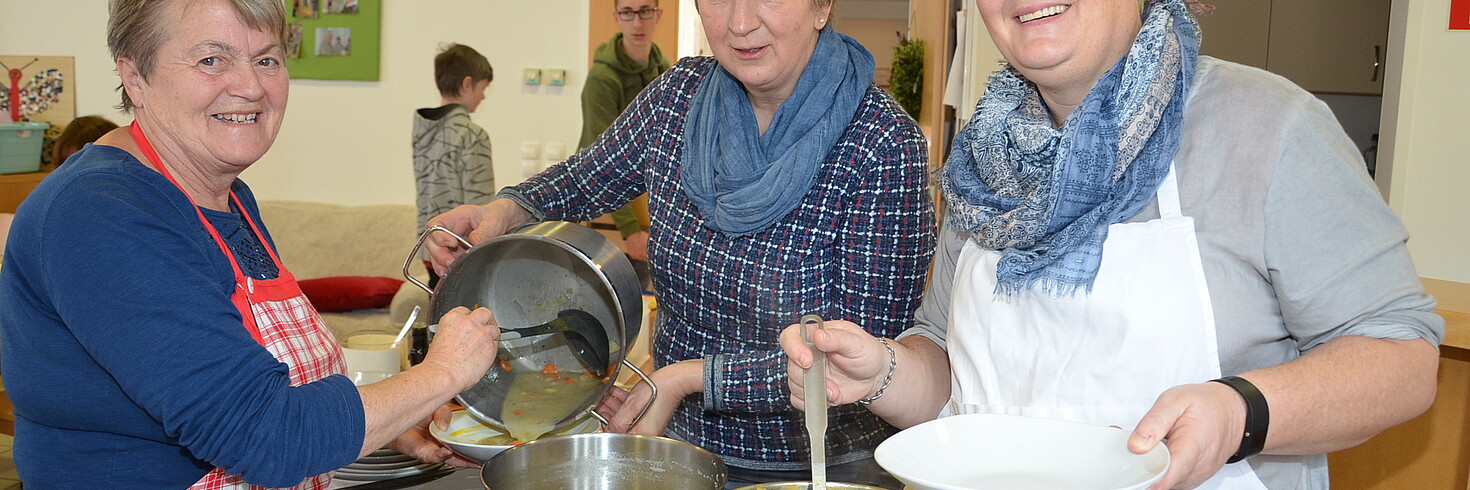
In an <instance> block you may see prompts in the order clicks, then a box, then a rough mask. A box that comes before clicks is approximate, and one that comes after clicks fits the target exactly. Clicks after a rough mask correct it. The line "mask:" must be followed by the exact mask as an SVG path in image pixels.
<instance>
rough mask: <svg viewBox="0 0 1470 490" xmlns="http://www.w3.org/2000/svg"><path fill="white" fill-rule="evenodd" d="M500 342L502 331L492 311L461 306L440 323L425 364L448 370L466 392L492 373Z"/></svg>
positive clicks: (445, 316)
mask: <svg viewBox="0 0 1470 490" xmlns="http://www.w3.org/2000/svg"><path fill="white" fill-rule="evenodd" d="M499 342H500V327H499V325H497V324H496V323H495V315H493V314H491V313H490V310H489V309H488V308H484V307H481V308H478V309H475V310H474V311H470V309H469V308H465V307H463V306H461V307H458V308H455V309H452V310H449V313H445V314H444V317H443V318H441V319H440V320H439V327H438V331H437V332H436V333H435V334H434V342H433V343H432V344H429V353H428V354H427V355H425V356H424V364H430V365H434V366H438V367H439V368H440V369H442V370H444V371H445V372H446V373H447V374H448V375H449V376H450V379H452V380H453V381H454V383H455V386H458V387H459V391H464V390H467V389H469V388H470V387H471V386H474V385H475V383H477V382H479V381H480V378H481V377H482V376H484V375H485V372H487V371H489V370H490V367H491V365H492V364H493V363H494V362H495V353H496V352H495V351H496V348H497V346H498V345H499V344H498V343H499Z"/></svg>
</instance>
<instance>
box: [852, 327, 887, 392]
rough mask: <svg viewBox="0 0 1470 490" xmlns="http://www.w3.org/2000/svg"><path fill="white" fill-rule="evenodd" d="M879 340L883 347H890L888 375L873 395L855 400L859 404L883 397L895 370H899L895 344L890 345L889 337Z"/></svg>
mask: <svg viewBox="0 0 1470 490" xmlns="http://www.w3.org/2000/svg"><path fill="white" fill-rule="evenodd" d="M878 342H880V343H882V344H883V347H884V348H886V349H888V375H887V376H884V377H883V385H882V386H879V387H878V391H875V392H873V394H872V395H868V397H867V398H864V399H861V400H858V401H855V402H853V403H856V404H858V405H867V404H869V403H873V402H874V401H876V400H878V398H880V397H882V396H883V391H884V390H887V389H888V384H889V383H892V382H893V372H894V371H896V370H898V354H897V353H895V352H893V346H891V345H888V339H878Z"/></svg>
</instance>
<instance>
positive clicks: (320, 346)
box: [129, 122, 347, 490]
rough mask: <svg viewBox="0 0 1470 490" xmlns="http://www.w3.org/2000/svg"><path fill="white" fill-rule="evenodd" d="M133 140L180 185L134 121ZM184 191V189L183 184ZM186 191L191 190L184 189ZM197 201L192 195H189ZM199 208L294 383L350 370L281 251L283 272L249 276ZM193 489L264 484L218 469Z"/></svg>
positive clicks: (241, 299) (323, 480)
mask: <svg viewBox="0 0 1470 490" xmlns="http://www.w3.org/2000/svg"><path fill="white" fill-rule="evenodd" d="M129 129H130V130H131V132H132V135H133V140H134V141H136V142H137V143H138V147H139V148H140V149H142V151H143V154H144V155H145V156H147V157H148V160H149V161H150V162H151V163H152V164H153V166H155V167H157V168H158V171H159V172H160V173H162V174H163V175H164V177H168V180H169V181H170V182H173V183H174V185H175V186H177V185H178V181H176V180H174V177H173V175H170V174H169V171H168V168H166V167H164V166H163V164H161V163H160V162H159V159H158V154H157V153H156V152H154V151H153V146H152V145H151V144H149V143H148V139H147V138H146V137H144V136H143V131H142V129H141V128H139V127H138V123H137V122H134V123H133V125H132V127H131V128H129ZM181 190H182V188H181ZM185 195H186V196H187V195H188V194H187V193H185ZM230 200H232V201H234V203H235V207H236V208H238V209H242V210H243V209H245V208H244V206H242V205H241V204H240V199H239V198H238V197H236V196H235V193H234V192H231V193H230ZM190 202H193V198H190ZM195 212H196V213H198V215H199V222H200V223H203V224H204V228H205V229H206V230H208V231H209V234H210V236H212V237H214V241H215V243H216V244H218V245H219V247H220V250H221V251H222V252H224V254H225V257H228V258H229V259H230V267H232V268H233V269H234V270H235V291H234V293H233V294H231V295H230V301H231V302H232V303H234V304H235V308H236V309H238V310H240V316H241V317H242V318H244V327H245V329H246V330H249V331H250V336H251V337H253V338H255V341H256V342H259V343H260V345H262V346H265V349H266V350H267V351H270V353H271V355H272V356H275V358H276V359H277V360H279V361H281V362H284V363H286V364H287V365H289V366H290V367H291V386H300V385H303V384H306V383H310V382H312V381H316V380H319V379H322V378H325V377H327V376H331V375H333V374H343V373H345V372H346V371H347V364H346V363H345V362H344V361H343V359H342V349H341V347H339V346H338V344H337V339H336V337H333V336H332V331H331V330H329V329H327V328H326V324H325V323H324V322H322V318H321V316H320V315H318V314H317V312H316V309H315V308H312V307H311V304H310V303H308V302H307V301H306V296H305V295H303V294H301V287H300V286H298V285H297V284H296V278H295V276H292V275H291V272H290V271H287V270H286V267H285V266H283V265H281V259H280V257H277V256H276V252H275V251H274V250H271V248H270V247H269V246H266V247H265V249H266V252H268V253H270V256H271V260H272V261H274V262H275V264H276V267H277V268H279V269H280V271H281V273H280V276H279V277H277V278H275V279H264V280H258V279H253V278H250V277H246V276H245V274H244V273H243V272H241V271H240V265H239V264H238V263H236V262H235V256H234V254H231V253H230V249H229V248H228V247H227V246H226V245H225V241H224V239H223V238H220V234H219V232H218V231H216V230H215V229H214V226H213V225H211V224H209V220H207V219H205V218H204V213H203V212H200V211H199V210H198V206H197V205H196V206H195ZM240 214H241V215H242V216H244V217H245V220H246V222H247V223H249V224H250V228H251V230H252V231H254V232H255V236H256V238H257V239H258V240H260V243H261V245H262V246H265V245H266V241H265V237H264V236H263V235H262V234H261V233H260V227H259V226H257V225H256V224H255V221H254V220H252V219H251V218H250V215H249V214H247V213H244V212H242V213H240ZM331 484H332V474H331V473H324V474H321V475H317V476H314V477H310V478H307V479H306V480H303V481H302V482H301V483H299V484H297V485H296V486H295V487H292V488H299V489H313V490H315V489H326V488H328V487H329V486H331ZM189 488H191V489H199V490H206V489H207V490H220V489H246V488H248V489H258V488H264V487H261V486H258V485H251V484H248V483H245V481H244V480H241V479H240V477H239V476H237V475H231V474H227V473H225V472H224V470H221V469H219V468H215V469H214V471H211V472H209V474H207V475H204V478H202V479H200V480H199V481H198V482H196V483H194V486H192V487H189Z"/></svg>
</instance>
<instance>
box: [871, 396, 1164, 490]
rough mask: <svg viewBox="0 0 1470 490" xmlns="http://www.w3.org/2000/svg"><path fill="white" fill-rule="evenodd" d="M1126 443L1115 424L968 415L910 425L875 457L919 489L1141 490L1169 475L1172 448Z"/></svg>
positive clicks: (886, 467) (1124, 435) (877, 452)
mask: <svg viewBox="0 0 1470 490" xmlns="http://www.w3.org/2000/svg"><path fill="white" fill-rule="evenodd" d="M1127 444H1128V431H1126V430H1122V429H1118V428H1115V427H1107V426H1102V425H1093V424H1084V423H1078V422H1068V421H1062V420H1052V419H1042V418H1035V417H1022V416H1016V415H997V414H968V415H956V416H952V417H944V418H941V419H937V420H931V421H929V422H925V423H922V424H919V425H916V426H913V427H910V428H908V429H905V430H903V431H901V432H899V433H898V434H895V435H894V436H893V437H890V438H888V440H886V441H883V443H882V444H880V445H879V446H878V449H877V451H875V452H874V454H873V456H874V458H875V459H876V460H877V461H878V464H879V465H880V466H882V467H883V469H885V470H888V472H889V473H892V474H893V476H894V477H896V478H898V479H899V480H901V481H903V482H904V484H906V485H908V486H909V487H912V488H913V489H914V490H992V489H1004V490H1051V489H1057V490H1084V489H1098V490H1135V489H1143V488H1147V487H1148V485H1150V484H1152V483H1154V482H1156V481H1158V480H1159V479H1160V478H1163V476H1164V472H1165V471H1166V470H1168V469H1169V450H1168V448H1166V447H1164V445H1163V444H1160V445H1158V446H1157V447H1155V448H1154V449H1153V450H1152V451H1149V452H1148V453H1145V454H1133V453H1132V452H1130V451H1128V445H1127Z"/></svg>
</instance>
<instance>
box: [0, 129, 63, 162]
mask: <svg viewBox="0 0 1470 490" xmlns="http://www.w3.org/2000/svg"><path fill="white" fill-rule="evenodd" d="M49 127H51V125H50V124H46V123H37V122H21V123H13V124H0V174H23V173H27V172H35V171H37V170H40V169H41V140H43V139H45V136H46V128H49Z"/></svg>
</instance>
